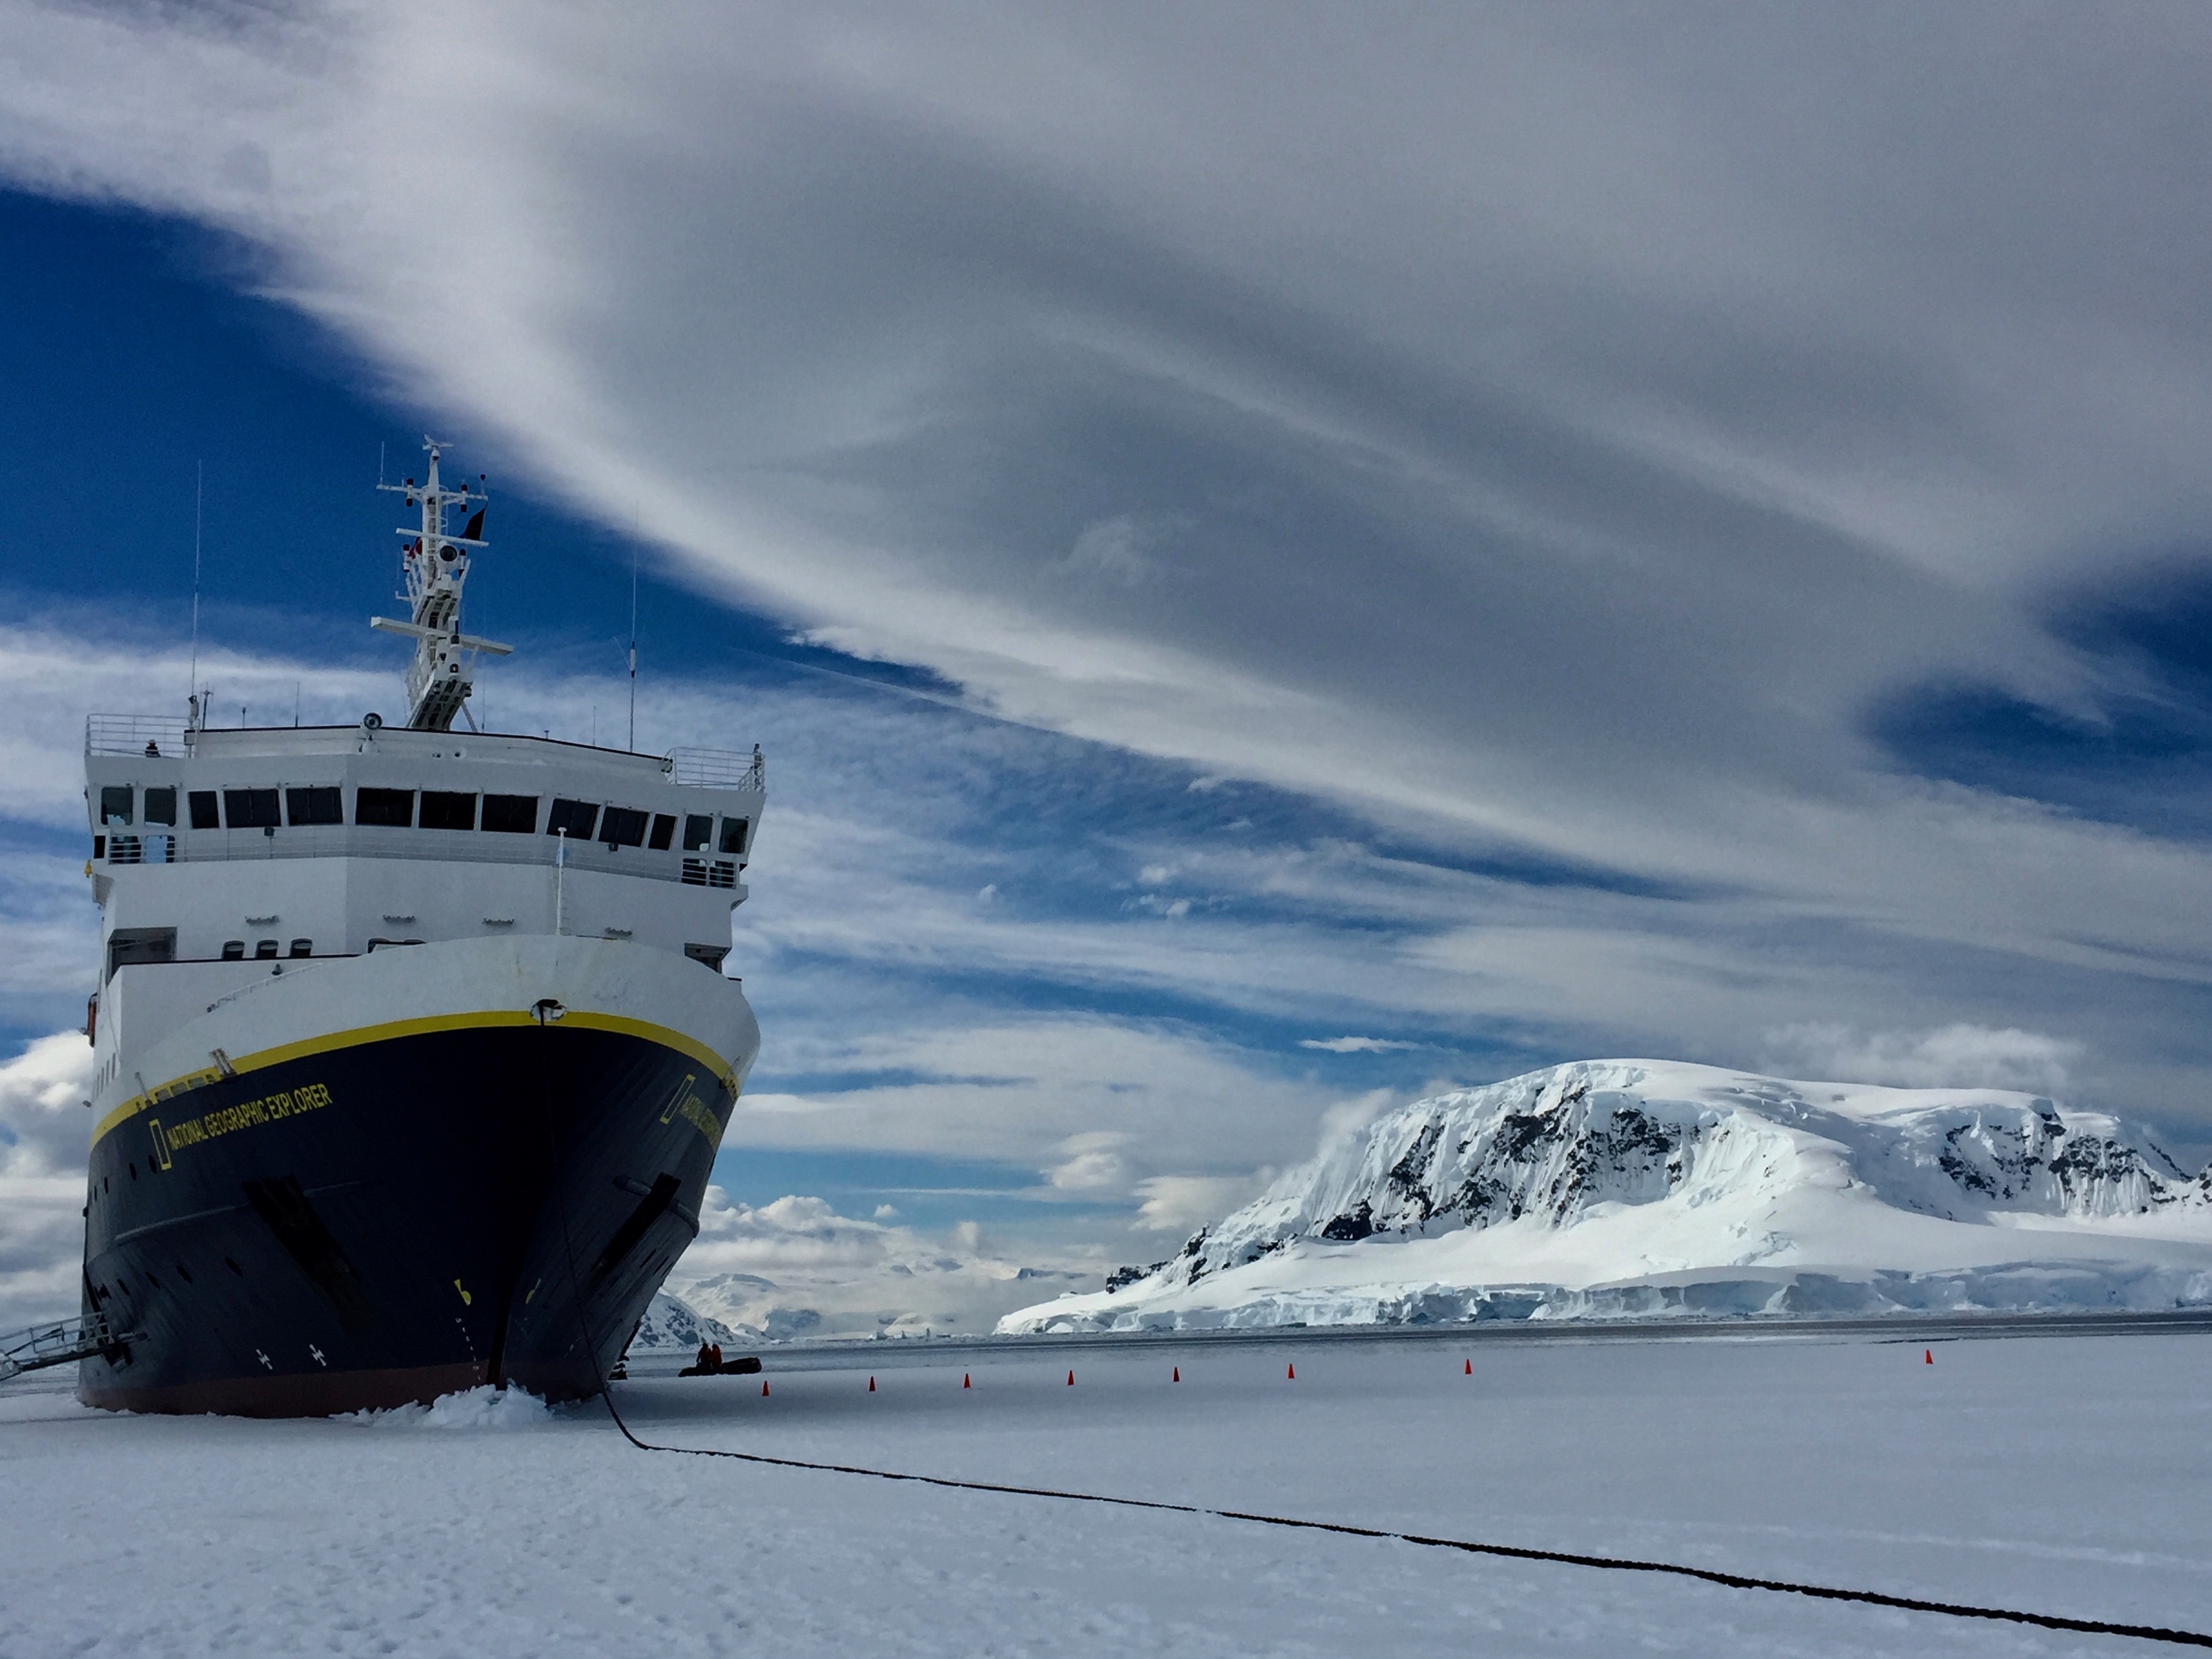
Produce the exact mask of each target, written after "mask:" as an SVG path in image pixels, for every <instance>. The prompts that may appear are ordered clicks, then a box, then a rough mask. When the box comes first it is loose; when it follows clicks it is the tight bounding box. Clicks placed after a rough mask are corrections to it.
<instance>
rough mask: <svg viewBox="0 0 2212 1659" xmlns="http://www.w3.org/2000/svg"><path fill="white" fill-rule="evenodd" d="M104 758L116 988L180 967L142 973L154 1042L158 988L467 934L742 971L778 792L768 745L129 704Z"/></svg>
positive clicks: (94, 810)
mask: <svg viewBox="0 0 2212 1659" xmlns="http://www.w3.org/2000/svg"><path fill="white" fill-rule="evenodd" d="M85 776H86V790H85V804H86V809H87V813H88V817H89V819H90V829H91V836H92V860H91V864H90V866H89V873H90V874H91V876H92V879H93V884H94V896H95V897H96V898H97V899H98V901H99V902H100V908H101V945H102V956H101V960H102V971H101V975H100V979H101V985H102V992H101V994H102V995H103V996H105V995H106V994H107V987H109V986H110V985H112V982H113V981H115V979H116V977H117V975H118V972H119V971H120V970H121V969H125V968H129V967H133V966H137V965H143V966H146V967H149V968H155V969H159V971H158V972H155V973H151V974H147V975H138V974H131V975H126V977H127V978H128V979H129V980H131V981H132V988H131V1005H132V1014H131V1023H132V1024H133V1026H134V1027H135V1028H137V1030H136V1032H135V1040H136V1041H139V1042H143V1041H145V1040H146V1039H147V1038H148V1036H149V1035H150V1033H149V1031H148V1030H147V1029H146V1028H147V1026H148V1025H149V1024H150V1025H153V1026H161V1025H163V1024H167V1023H168V1022H167V1018H162V1017H161V1015H160V1014H159V1013H157V1011H156V1010H155V1007H154V1006H152V1004H153V1003H155V1002H159V1003H162V1004H166V1003H168V1002H171V1001H174V1002H175V1003H176V1004H177V1008H176V1009H175V1010H174V1011H171V1012H172V1014H173V1016H174V1017H183V1016H184V1015H185V1014H186V1013H188V1012H197V1011H198V1010H199V1009H202V1008H204V1006H206V1005H207V1003H208V1002H209V1001H210V1000H212V998H213V996H216V995H220V994H223V993H225V992H227V991H228V990H231V989H234V988H237V986H238V985H240V984H243V983H245V982H246V980H247V979H248V978H250V977H251V976H252V975H257V974H258V975H267V974H269V973H270V972H272V971H282V970H283V969H285V968H286V967H287V966H288V965H289V966H294V967H296V966H297V965H301V964H304V963H312V962H313V961H315V960H317V959H319V958H323V957H348V956H357V955H361V954H363V953H366V952H368V951H380V950H387V949H396V948H399V947H403V946H407V945H421V944H426V943H430V942H435V941H438V940H443V939H466V938H480V937H484V936H487V935H505V934H521V933H568V934H574V935H583V936H587V937H594V938H608V939H625V940H631V941H634V942H635V943H637V944H640V945H650V946H655V947H658V948H660V949H663V950H667V951H679V952H681V953H683V954H684V955H685V956H688V957H691V958H693V959H694V960H696V961H697V962H698V963H700V964H701V966H702V970H705V971H711V972H716V973H719V972H720V971H721V966H722V961H723V958H724V957H725V956H726V954H727V953H728V951H729V948H730V912H731V911H732V909H734V908H736V906H737V905H738V904H739V903H741V902H743V901H744V897H745V896H746V888H745V884H744V878H743V875H744V868H745V866H746V863H747V861H748V860H749V858H750V854H751V848H752V838H753V833H754V830H755V828H756V826H757V824H758V823H759V822H760V813H761V808H762V805H763V800H764V798H765V791H766V778H765V768H764V763H763V761H762V759H761V756H760V751H759V750H758V749H757V748H756V749H755V750H753V751H752V752H751V753H750V754H743V753H734V752H728V751H723V750H709V749H678V750H672V751H671V752H670V753H668V754H665V755H640V754H633V753H630V752H629V751H626V750H609V749H599V748H594V747H591V746H588V745H586V744H574V743H564V742H560V741H556V740H554V739H550V738H532V737H520V736H509V735H491V734H479V733H474V732H435V731H417V730H398V729H393V728H390V727H384V726H379V725H377V724H375V723H374V721H373V720H364V721H363V722H362V724H361V725H359V726H308V727H276V728H250V727H249V728H242V729H222V730H216V729H210V728H206V727H199V728H197V729H195V728H193V727H192V726H190V725H189V723H188V722H186V721H185V720H162V719H158V718H149V717H144V716H126V715H106V714H95V715H94V716H92V717H91V719H90V720H88V723H87V726H86V733H85ZM97 1000H98V999H95V1001H97ZM96 1019H97V1010H96V1009H95V1010H94V1020H95V1022H96ZM96 1046H97V1045H96Z"/></svg>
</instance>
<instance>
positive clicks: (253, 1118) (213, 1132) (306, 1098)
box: [148, 1083, 331, 1170]
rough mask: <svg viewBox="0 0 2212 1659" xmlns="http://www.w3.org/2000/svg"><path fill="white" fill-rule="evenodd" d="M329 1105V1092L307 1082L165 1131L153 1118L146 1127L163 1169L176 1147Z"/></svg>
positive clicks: (202, 1116) (320, 1086)
mask: <svg viewBox="0 0 2212 1659" xmlns="http://www.w3.org/2000/svg"><path fill="white" fill-rule="evenodd" d="M330 1103H331V1091H329V1090H328V1089H326V1088H325V1087H324V1086H323V1085H321V1084H319V1083H308V1084H304V1085H301V1087H299V1088H297V1089H279V1090H278V1091H276V1093H275V1094H273V1095H264V1096H262V1097H261V1098H260V1099H258V1100H247V1101H241V1102H240V1103H238V1104H237V1105H235V1106H218V1107H216V1109H214V1110H213V1111H211V1112H203V1113H201V1114H200V1115H198V1116H197V1117H188V1118H185V1119H184V1120H183V1121H180V1122H177V1123H173V1124H171V1125H170V1126H169V1127H167V1128H166V1129H164V1128H163V1127H161V1119H159V1118H155V1119H154V1120H153V1121H151V1122H150V1123H149V1125H148V1127H149V1131H150V1133H152V1135H153V1137H154V1158H155V1162H157V1163H158V1164H161V1167H162V1168H163V1169H165V1170H166V1169H167V1168H168V1167H169V1162H170V1158H171V1155H172V1154H173V1152H175V1151H176V1150H177V1149H178V1148H179V1147H181V1146H198V1145H199V1144H200V1143H201V1142H202V1141H204V1140H213V1139H216V1137H217V1136H219V1135H230V1134H236V1133H238V1132H239V1131H240V1129H253V1128H258V1127H260V1126H261V1125H263V1124H264V1123H274V1122H276V1121H277V1120H278V1119H279V1118H287V1117H297V1116H299V1115H300V1114H301V1113H302V1112H319V1111H320V1110H321V1109H323V1108H324V1107H325V1106H327V1105H329V1104H330Z"/></svg>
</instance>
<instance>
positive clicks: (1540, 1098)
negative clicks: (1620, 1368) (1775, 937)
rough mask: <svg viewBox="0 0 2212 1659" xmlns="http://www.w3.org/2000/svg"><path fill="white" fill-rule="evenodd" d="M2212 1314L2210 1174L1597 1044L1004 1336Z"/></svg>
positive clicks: (2081, 1124) (1951, 1094)
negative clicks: (1584, 1319)
mask: <svg viewBox="0 0 2212 1659" xmlns="http://www.w3.org/2000/svg"><path fill="white" fill-rule="evenodd" d="M2193 1304H2212V1169H2208V1170H2206V1171H2204V1172H2203V1173H2202V1174H2197V1175H2192V1174H2191V1173H2189V1172H2188V1171H2186V1170H2183V1169H2182V1168H2181V1167H2180V1166H2179V1165H2178V1164H2176V1163H2175V1162H2174V1160H2173V1159H2172V1158H2169V1157H2167V1156H2166V1153H2165V1152H2162V1151H2161V1150H2160V1148H2159V1147H2158V1146H2156V1145H2155V1144H2154V1142H2153V1141H2151V1140H2150V1139H2148V1138H2147V1137H2145V1136H2143V1135H2142V1134H2139V1133H2136V1132H2134V1131H2132V1130H2130V1129H2129V1128H2128V1127H2125V1126H2124V1125H2123V1124H2122V1123H2121V1122H2120V1121H2118V1119H2116V1118H2112V1117H2109V1116H2106V1115H2102V1114H2099V1113H2093V1112H2083V1111H2077V1110H2075V1109H2071V1108H2067V1107H2061V1106H2059V1105H2057V1104H2056V1103H2053V1102H2051V1101H2050V1100H2047V1099H2044V1098H2041V1097H2036V1096H2032V1095H2026V1094H2018V1093H2014V1092H2011V1091H2004V1090H1996V1089H1965V1090H1960V1089H1888V1088H1876V1087H1869V1086H1865V1085H1849V1084H1826V1083H1793V1082H1788V1081H1784V1079H1778V1078H1769V1077H1759V1076H1753V1075H1751V1074H1748V1073H1741V1072H1730V1071H1723V1070H1719V1069H1717V1068H1715V1067H1712V1066H1691V1065H1684V1064H1678V1063H1673V1062H1668V1061H1660V1060H1584V1061H1577V1062H1576V1063H1573V1064H1571V1065H1565V1066H1554V1067H1553V1068H1551V1069H1549V1070H1547V1071H1542V1072H1532V1073H1529V1074H1528V1075H1527V1076H1525V1077H1518V1078H1514V1079H1510V1080H1508V1081H1506V1082H1504V1083H1497V1084H1492V1085H1490V1086H1488V1087H1487V1088H1482V1089H1474V1090H1467V1091H1461V1092H1458V1093H1455V1094H1448V1095H1438V1096H1437V1097H1434V1098H1432V1099H1429V1100H1423V1101H1419V1102H1416V1103H1414V1104H1413V1105H1410V1106H1407V1107H1404V1108H1402V1109H1399V1110H1397V1111H1395V1112H1392V1113H1390V1114H1389V1115H1385V1116H1383V1117H1382V1118H1379V1119H1377V1120H1376V1121H1375V1122H1374V1123H1372V1124H1370V1125H1369V1126H1368V1127H1367V1128H1365V1129H1364V1130H1363V1131H1361V1132H1359V1133H1358V1134H1355V1135H1352V1136H1350V1137H1347V1138H1346V1139H1343V1140H1341V1141H1340V1142H1338V1143H1337V1144H1335V1145H1334V1146H1327V1147H1324V1148H1323V1149H1322V1152H1321V1153H1320V1155H1319V1156H1318V1157H1316V1158H1315V1159H1314V1160H1313V1161H1312V1162H1311V1163H1310V1164H1305V1165H1304V1166H1303V1167H1301V1168H1299V1169H1297V1170H1291V1172H1290V1173H1289V1174H1287V1175H1285V1176H1284V1177H1283V1178H1282V1179H1281V1180H1279V1182H1276V1183H1275V1185H1274V1186H1273V1188H1270V1189H1269V1190H1268V1192H1267V1194H1264V1195H1263V1196H1262V1197H1261V1198H1260V1199H1258V1200H1255V1202H1253V1203H1251V1204H1249V1205H1247V1206H1245V1207H1244V1208H1243V1209H1242V1210H1239V1211H1237V1212H1236V1213H1235V1214H1233V1215H1231V1216H1230V1217H1228V1218H1226V1219H1225V1220H1224V1221H1222V1222H1220V1223H1218V1224H1217V1225H1214V1226H1212V1227H1209V1228H1206V1229H1205V1230H1203V1231H1200V1232H1199V1233H1198V1234H1197V1235H1196V1236H1194V1237H1193V1238H1192V1239H1191V1240H1190V1241H1189V1242H1188V1243H1187V1244H1185V1245H1184V1246H1183V1248H1182V1251H1181V1253H1180V1254H1178V1255H1176V1256H1174V1257H1172V1258H1170V1260H1168V1261H1164V1262H1160V1263H1157V1264H1155V1265H1154V1266H1153V1267H1149V1268H1143V1269H1125V1270H1124V1271H1123V1272H1122V1273H1117V1274H1115V1276H1114V1278H1113V1279H1111V1280H1109V1286H1108V1288H1107V1289H1106V1290H1105V1291H1097V1292H1093V1293H1091V1294H1089V1295H1081V1296H1066V1297H1061V1298H1060V1299H1059V1300H1058V1301H1056V1302H1048V1303H1044V1304H1039V1305H1037V1306H1036V1307H1031V1308H1024V1309H1023V1310H1020V1311H1018V1312H1016V1313H1012V1314H1010V1315H1008V1316H1006V1318H1005V1319H1003V1320H1001V1321H1000V1325H999V1329H1000V1331H1001V1332H1002V1333H1006V1334H1020V1333H1033V1332H1041V1331H1061V1330H1067V1331H1081V1330H1108V1329H1113V1330H1130V1329H1142V1328H1153V1327H1162V1328H1200V1327H1209V1326H1261V1325H1289V1324H1364V1323H1403V1322H1426V1321H1441V1320H1463V1319H1474V1318H1497V1317H1504V1318H1561V1317H1575V1316H1638V1315H1663V1314H1683V1313H1689V1314H1699V1313H1702V1314H1760V1313H1766V1314H1790V1315H1803V1314H1810V1313H1858V1312H1865V1313H1874V1312H1883V1311H1890V1310H1928V1311H1935V1310H1948V1309H1964V1308H1987V1309H2021V1308H2047V1309H2057V1308H2075V1307H2107V1308H2109V1307H2131V1308H2146V1307H2157V1308H2170V1307H2175V1306H2186V1305H2193Z"/></svg>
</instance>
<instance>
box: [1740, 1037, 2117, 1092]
mask: <svg viewBox="0 0 2212 1659" xmlns="http://www.w3.org/2000/svg"><path fill="white" fill-rule="evenodd" d="M1768 1035H1769V1042H1770V1043H1771V1052H1772V1053H1773V1054H1774V1055H1775V1056H1776V1058H1775V1059H1774V1060H1773V1061H1772V1062H1771V1064H1772V1069H1774V1070H1777V1071H1786V1072H1788V1073H1790V1074H1792V1075H1798V1076H1806V1077H1812V1078H1817V1079H1821V1080H1823V1081H1827V1082H1839V1083H1842V1082H1848V1083H1887V1084H1893V1085H1897V1086H1898V1087H1900V1088H1928V1089H1935V1088H1955V1089H2033V1090H2039V1091H2045V1092H2052V1093H2055V1092H2059V1091H2063V1090H2064V1089H2065V1087H2066V1085H2067V1081H2068V1067H2069V1066H2072V1065H2073V1064H2075V1062H2076V1061H2078V1060H2080V1059H2081V1055H2082V1047H2081V1044H2080V1043H2078V1042H2068V1041H2065V1040H2063V1039H2062V1038H2058V1037H2053V1036H2046V1035H2045V1034H2043V1033H2041V1032H2039V1031H2023V1030H2020V1029H2018V1028H2017V1027H2012V1026H2008V1027H2006V1028H2004V1029H2002V1030H1999V1029H1996V1028H1994V1027H1991V1026H1987V1025H1945V1026H1941V1027H1939V1028H1937V1029H1936V1030H1928V1031H1857V1030H1852V1029H1851V1028H1850V1027H1849V1026H1844V1025H1824V1024H1804V1025H1791V1026H1785V1027H1784V1028H1782V1029H1781V1030H1776V1031H1773V1032H1771V1033H1769V1034H1768Z"/></svg>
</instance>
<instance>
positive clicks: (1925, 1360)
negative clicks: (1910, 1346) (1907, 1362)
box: [1920, 1348, 1936, 1365]
mask: <svg viewBox="0 0 2212 1659" xmlns="http://www.w3.org/2000/svg"><path fill="white" fill-rule="evenodd" d="M1920 1363H1921V1364H1923V1365H1932V1364H1935V1363H1936V1350H1935V1349H1933V1348H1923V1349H1922V1350H1921V1351H1920Z"/></svg>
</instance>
